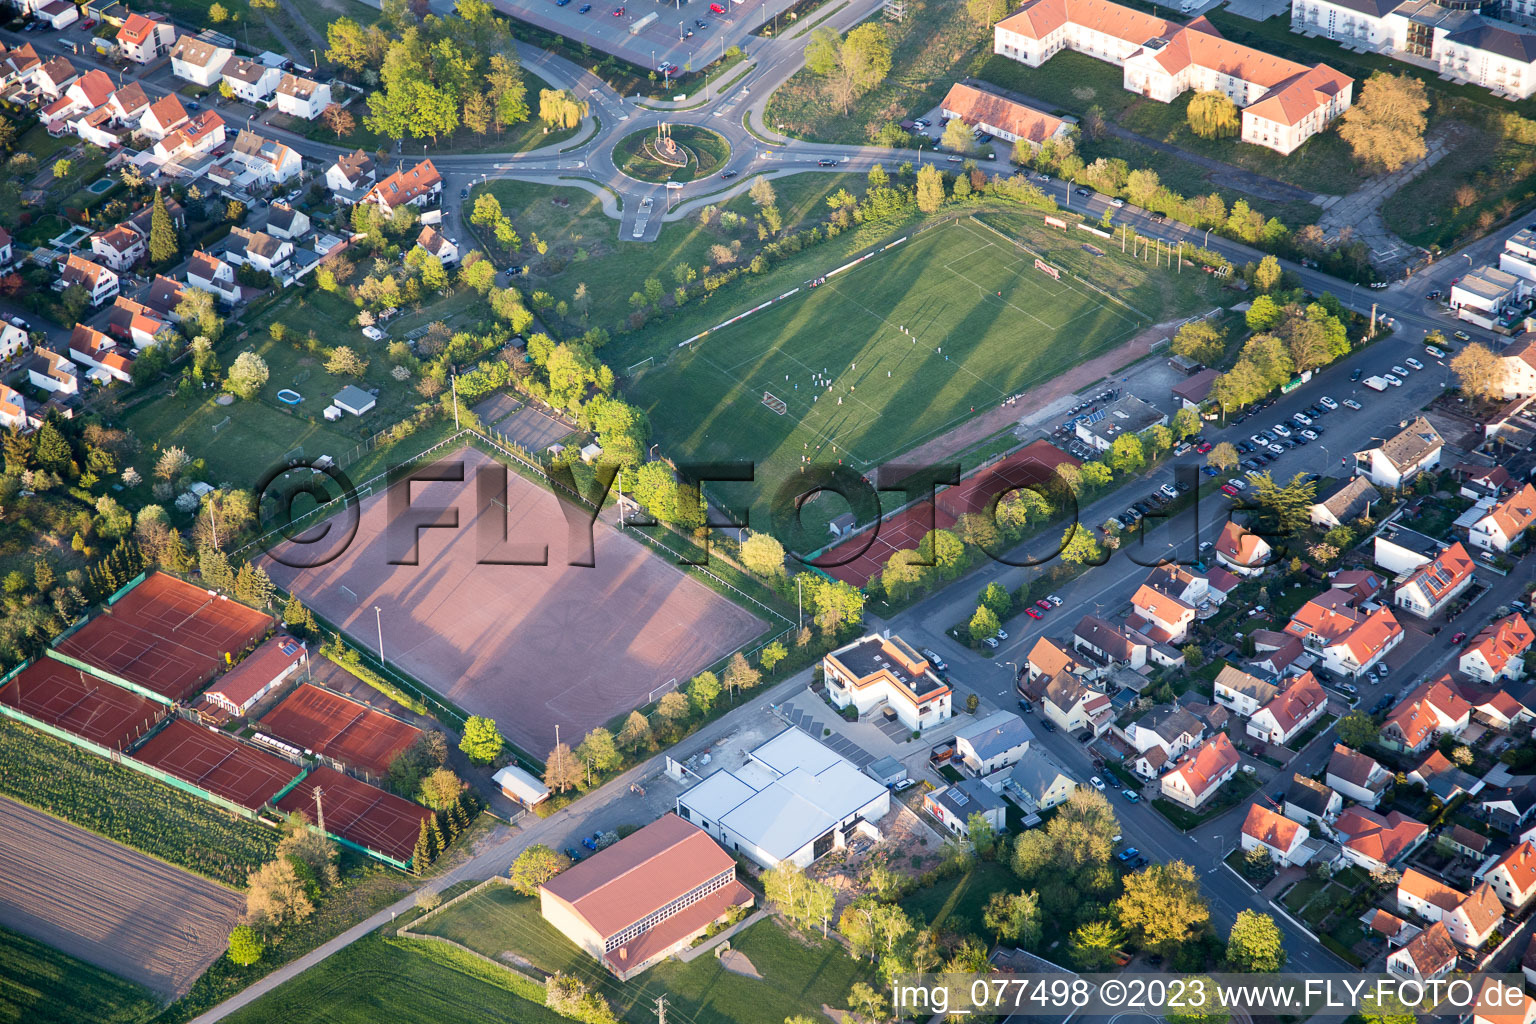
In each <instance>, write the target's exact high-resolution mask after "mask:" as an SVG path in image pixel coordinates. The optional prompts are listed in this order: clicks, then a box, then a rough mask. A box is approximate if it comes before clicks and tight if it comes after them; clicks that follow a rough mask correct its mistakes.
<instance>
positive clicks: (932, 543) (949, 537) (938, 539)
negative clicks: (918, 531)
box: [917, 530, 965, 578]
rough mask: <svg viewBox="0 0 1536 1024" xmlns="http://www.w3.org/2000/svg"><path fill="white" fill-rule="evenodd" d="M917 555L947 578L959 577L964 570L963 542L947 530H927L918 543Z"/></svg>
mask: <svg viewBox="0 0 1536 1024" xmlns="http://www.w3.org/2000/svg"><path fill="white" fill-rule="evenodd" d="M917 553H918V554H919V555H920V556H921V557H922V560H923V561H925V562H927V563H928V564H930V565H932V566H933V568H934V570H935V571H936V572H938V573H940V574H941V575H943V576H945V577H947V578H954V577H955V576H958V575H960V572H961V570H962V569H964V568H965V542H964V541H962V540H961V539H960V538H959V537H956V536H955V535H954V534H953V533H951V532H949V531H948V530H929V531H928V532H927V533H926V534H924V535H923V539H922V540H920V541H918V544H917Z"/></svg>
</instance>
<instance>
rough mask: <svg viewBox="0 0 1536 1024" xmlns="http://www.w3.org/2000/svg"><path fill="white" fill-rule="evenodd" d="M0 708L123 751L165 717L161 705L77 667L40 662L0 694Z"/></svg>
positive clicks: (56, 662) (47, 661)
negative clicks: (1, 705) (5, 708)
mask: <svg viewBox="0 0 1536 1024" xmlns="http://www.w3.org/2000/svg"><path fill="white" fill-rule="evenodd" d="M0 704H6V705H8V706H10V707H13V708H15V709H16V710H18V711H21V712H24V713H26V714H28V715H31V716H32V717H33V718H35V719H37V720H38V721H40V722H46V723H48V724H49V725H52V726H57V727H58V728H60V729H63V730H65V731H66V732H72V733H74V734H75V735H76V736H80V737H83V738H85V739H88V740H90V741H91V742H92V743H99V744H100V745H101V746H103V747H108V748H110V749H112V750H122V749H124V748H125V747H127V746H129V745H131V744H132V743H133V742H134V741H135V740H137V739H138V738H139V737H140V736H142V735H144V734H145V733H146V732H148V731H149V730H150V729H151V728H153V727H154V724H155V723H156V722H158V721H159V720H160V717H161V716H162V715H163V714H165V710H166V709H165V706H164V705H163V704H157V703H156V702H154V701H152V700H150V699H149V698H147V697H141V696H139V695H138V694H137V693H134V692H132V691H131V690H125V689H123V688H122V687H121V686H118V685H117V684H116V683H109V682H107V681H106V680H104V679H98V678H96V677H95V676H93V675H90V674H89V673H86V672H82V671H81V670H80V669H78V668H74V667H72V666H70V665H66V664H64V663H63V662H62V661H55V660H54V659H52V658H39V659H38V660H37V661H35V662H33V663H32V664H31V665H28V666H27V667H26V668H24V669H22V670H21V672H19V673H17V675H16V677H15V678H14V679H12V680H11V681H10V682H9V683H7V684H6V686H5V688H4V689H0Z"/></svg>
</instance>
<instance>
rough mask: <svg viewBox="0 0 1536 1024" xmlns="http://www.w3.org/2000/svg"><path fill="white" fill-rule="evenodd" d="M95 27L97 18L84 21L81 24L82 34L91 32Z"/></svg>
mask: <svg viewBox="0 0 1536 1024" xmlns="http://www.w3.org/2000/svg"><path fill="white" fill-rule="evenodd" d="M95 27H96V19H95V18H86V19H85V20H84V21H82V22H81V23H80V30H81V31H82V32H89V31H90V30H91V29H93V28H95Z"/></svg>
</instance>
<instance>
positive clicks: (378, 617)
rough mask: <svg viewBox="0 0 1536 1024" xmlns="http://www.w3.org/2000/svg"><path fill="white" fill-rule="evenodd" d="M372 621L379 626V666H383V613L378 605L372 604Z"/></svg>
mask: <svg viewBox="0 0 1536 1024" xmlns="http://www.w3.org/2000/svg"><path fill="white" fill-rule="evenodd" d="M373 621H374V623H375V624H376V625H377V626H378V627H379V667H380V668H383V667H384V613H383V612H382V611H380V610H379V606H378V605H374V606H373Z"/></svg>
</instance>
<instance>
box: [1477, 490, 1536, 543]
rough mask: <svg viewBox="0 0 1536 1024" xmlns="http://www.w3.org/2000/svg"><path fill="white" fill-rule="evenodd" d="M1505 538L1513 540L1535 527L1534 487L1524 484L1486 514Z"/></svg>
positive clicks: (1535, 497) (1535, 504)
mask: <svg viewBox="0 0 1536 1024" xmlns="http://www.w3.org/2000/svg"><path fill="white" fill-rule="evenodd" d="M1488 518H1489V519H1492V520H1493V521H1494V522H1495V523H1497V524H1498V526H1499V530H1500V531H1501V532H1502V533H1503V534H1504V536H1505V537H1507V538H1509V539H1510V540H1514V539H1515V538H1516V537H1518V536H1520V534H1522V533H1524V532H1525V531H1526V530H1527V529H1529V528H1530V527H1531V526H1533V525H1536V487H1532V486H1531V485H1530V484H1526V485H1525V486H1524V487H1522V488H1520V490H1518V491H1516V492H1515V493H1514V494H1511V495H1510V496H1509V497H1507V498H1505V499H1504V500H1503V501H1501V502H1499V503H1498V504H1497V505H1495V506H1494V507H1493V509H1492V510H1491V511H1490V512H1489V513H1488Z"/></svg>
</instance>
